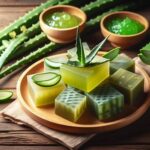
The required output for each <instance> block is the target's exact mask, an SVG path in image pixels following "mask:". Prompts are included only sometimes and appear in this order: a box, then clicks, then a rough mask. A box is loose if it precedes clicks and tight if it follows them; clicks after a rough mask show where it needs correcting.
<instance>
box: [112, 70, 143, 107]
mask: <svg viewBox="0 0 150 150" xmlns="http://www.w3.org/2000/svg"><path fill="white" fill-rule="evenodd" d="M110 82H111V83H112V84H113V85H114V86H115V87H116V88H117V89H118V90H119V91H120V92H121V93H123V94H124V96H125V98H126V99H125V100H126V101H125V102H126V103H128V104H130V105H134V104H138V103H139V102H140V99H142V97H141V96H143V93H144V78H143V77H142V76H140V75H138V74H135V73H133V72H130V71H127V70H125V69H122V68H120V69H119V70H118V71H116V72H115V73H114V74H112V75H111V76H110Z"/></svg>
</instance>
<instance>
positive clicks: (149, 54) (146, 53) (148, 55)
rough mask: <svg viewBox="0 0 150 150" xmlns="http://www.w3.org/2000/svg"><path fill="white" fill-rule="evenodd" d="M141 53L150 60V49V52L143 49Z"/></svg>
mask: <svg viewBox="0 0 150 150" xmlns="http://www.w3.org/2000/svg"><path fill="white" fill-rule="evenodd" d="M140 52H141V53H142V54H143V55H144V56H145V57H149V58H150V49H149V50H145V49H141V50H140Z"/></svg>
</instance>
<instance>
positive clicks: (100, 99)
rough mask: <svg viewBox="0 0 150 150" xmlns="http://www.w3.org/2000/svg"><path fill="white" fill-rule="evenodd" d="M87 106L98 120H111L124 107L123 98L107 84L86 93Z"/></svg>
mask: <svg viewBox="0 0 150 150" xmlns="http://www.w3.org/2000/svg"><path fill="white" fill-rule="evenodd" d="M86 95H87V97H88V104H89V106H90V107H92V109H93V111H94V112H95V114H96V116H97V118H98V119H100V120H104V119H108V118H112V117H113V116H115V115H116V114H118V113H120V111H121V110H123V107H124V96H123V94H121V93H120V92H119V91H118V90H116V89H115V88H114V87H112V86H111V85H109V84H104V85H101V86H99V87H97V88H96V89H94V90H93V91H91V92H90V93H86Z"/></svg>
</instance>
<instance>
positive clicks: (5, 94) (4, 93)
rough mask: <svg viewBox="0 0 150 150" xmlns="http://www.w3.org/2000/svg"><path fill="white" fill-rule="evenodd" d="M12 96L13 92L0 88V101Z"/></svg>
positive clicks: (5, 100)
mask: <svg viewBox="0 0 150 150" xmlns="http://www.w3.org/2000/svg"><path fill="white" fill-rule="evenodd" d="M12 96H13V92H11V91H6V90H0V103H3V102H7V101H8V100H10V98H11V97H12Z"/></svg>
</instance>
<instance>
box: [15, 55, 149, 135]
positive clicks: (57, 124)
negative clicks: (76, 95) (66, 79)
mask: <svg viewBox="0 0 150 150" xmlns="http://www.w3.org/2000/svg"><path fill="white" fill-rule="evenodd" d="M64 55H66V54H59V55H57V57H59V56H60V57H62V56H64ZM51 57H56V55H55V56H51ZM43 62H44V60H43V59H42V60H40V61H38V62H36V63H35V64H33V65H31V66H30V67H29V68H28V69H27V70H26V71H25V72H24V73H23V74H22V75H21V76H20V78H19V81H18V83H17V95H18V99H19V101H20V103H21V106H22V108H23V109H24V110H25V112H26V113H27V114H28V115H29V116H30V117H31V118H33V119H34V120H36V121H38V122H39V123H41V124H42V125H45V126H47V127H49V128H52V129H56V130H59V131H63V132H68V133H93V132H105V131H111V130H115V129H119V128H122V127H124V126H127V125H129V124H131V123H133V122H134V121H136V120H137V119H138V118H140V117H141V116H142V115H143V114H144V113H145V112H146V111H147V109H148V108H149V106H150V94H146V96H145V98H144V100H143V103H142V104H141V105H140V106H138V107H136V108H129V107H127V108H126V111H125V112H124V113H122V114H121V115H120V116H119V117H117V118H115V119H113V120H109V121H105V122H104V121H103V122H102V121H98V120H97V119H96V118H95V117H93V115H91V113H90V112H86V113H84V115H83V116H82V117H81V119H80V120H79V121H78V122H77V123H73V122H70V121H68V120H66V119H64V118H62V117H60V116H58V115H56V114H55V112H54V106H46V107H36V106H35V105H34V104H33V101H32V99H31V97H30V95H29V91H28V85H27V75H30V74H34V73H39V72H42V71H43V69H44V63H43ZM136 72H138V73H139V74H142V75H143V77H144V78H145V91H148V90H149V89H150V88H149V77H148V75H147V74H146V72H145V71H144V70H143V69H141V68H140V67H139V66H138V65H136Z"/></svg>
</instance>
